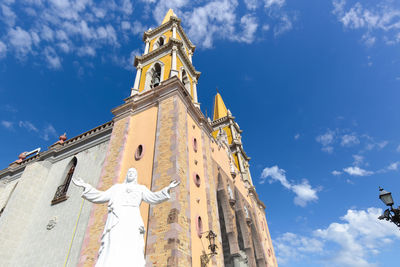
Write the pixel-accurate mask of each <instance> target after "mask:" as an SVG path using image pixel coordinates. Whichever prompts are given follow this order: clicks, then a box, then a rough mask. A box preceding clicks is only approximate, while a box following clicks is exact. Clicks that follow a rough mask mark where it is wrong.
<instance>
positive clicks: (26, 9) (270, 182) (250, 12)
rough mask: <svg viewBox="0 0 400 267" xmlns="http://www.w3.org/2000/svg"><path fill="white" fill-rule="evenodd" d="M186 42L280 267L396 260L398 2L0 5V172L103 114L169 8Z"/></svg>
mask: <svg viewBox="0 0 400 267" xmlns="http://www.w3.org/2000/svg"><path fill="white" fill-rule="evenodd" d="M170 7H171V8H173V9H174V12H175V13H176V14H178V16H179V17H180V18H182V24H183V27H184V29H185V30H186V32H187V34H188V35H189V37H190V39H191V40H192V41H193V43H194V44H195V45H197V49H196V52H195V54H194V56H193V63H194V65H195V66H196V68H197V69H198V70H199V71H201V72H202V75H201V78H200V79H199V84H198V95H199V101H200V102H201V103H202V105H201V107H202V110H203V112H204V113H205V112H206V110H207V113H208V114H212V102H213V97H214V95H215V92H216V89H215V88H216V87H218V89H219V91H220V93H221V94H222V96H223V98H224V101H225V104H226V105H227V107H228V108H229V109H230V110H231V111H232V113H233V114H234V116H236V119H237V122H238V123H239V125H240V126H241V128H242V129H243V130H244V133H243V139H242V140H243V142H244V145H245V150H246V152H247V154H248V155H249V156H250V157H251V158H252V159H251V162H250V163H251V172H252V176H253V181H254V183H255V184H256V188H257V191H258V193H259V195H260V197H261V199H262V200H263V201H264V202H265V203H266V205H267V209H266V214H267V219H268V221H269V227H270V231H271V235H272V239H273V241H274V245H275V250H276V253H277V256H278V261H279V264H280V266H395V265H396V264H397V260H395V257H393V256H394V255H397V254H396V253H398V250H399V248H400V231H399V230H398V229H396V228H395V227H394V226H393V225H391V224H389V223H387V222H382V221H378V220H377V219H376V218H377V216H379V215H380V213H381V212H382V210H381V209H383V208H384V206H383V204H382V203H381V202H380V201H379V199H378V186H382V187H384V188H385V189H387V190H389V191H393V196H394V200H395V202H396V201H397V203H400V202H399V201H400V189H399V188H400V178H399V168H400V135H399V132H400V105H399V99H400V3H399V2H398V1H397V2H396V1H385V0H384V1H354V0H347V1H344V0H342V1H340V0H338V1H336V0H335V1H320V0H310V1H304V0H303V1H294V0H245V1H234V0H225V1H223V0H214V1H208V2H207V1H189V0H170V1H166V0H162V1H129V0H120V1H117V0H114V1H96V2H95V1H90V0H76V1H72V0H53V1H45V0H21V1H16V2H14V1H12V0H3V1H2V2H1V3H0V13H1V15H0V136H1V139H0V146H1V148H2V149H1V151H0V165H1V166H3V167H2V168H5V167H7V166H8V164H10V163H11V162H12V161H14V160H16V159H17V157H18V154H19V153H21V152H23V151H30V150H33V149H35V148H36V147H41V148H42V149H46V148H47V147H48V146H50V145H51V144H53V143H54V142H56V141H57V140H58V136H59V135H60V134H62V133H64V132H65V131H66V132H67V135H68V136H69V137H72V136H75V135H77V134H80V133H82V132H84V131H86V130H89V129H91V128H93V127H96V126H97V125H100V124H102V123H104V122H106V121H108V120H111V118H112V114H111V113H110V110H111V109H112V108H114V107H116V106H118V105H119V104H121V103H122V102H123V98H125V97H127V96H128V95H129V92H130V88H131V86H132V84H133V81H134V76H135V72H134V69H133V67H132V59H133V56H134V55H137V54H140V53H142V51H143V49H144V45H143V43H142V41H141V39H142V34H143V31H144V30H146V29H148V28H149V27H152V28H154V27H156V26H157V25H158V24H159V23H160V22H161V20H162V18H163V16H164V14H165V13H166V11H167V10H168V8H170Z"/></svg>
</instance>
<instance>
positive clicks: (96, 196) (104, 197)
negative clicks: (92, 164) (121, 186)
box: [72, 177, 111, 204]
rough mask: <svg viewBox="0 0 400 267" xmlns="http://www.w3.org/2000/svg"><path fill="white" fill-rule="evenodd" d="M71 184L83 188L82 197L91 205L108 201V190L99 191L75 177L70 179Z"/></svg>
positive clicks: (109, 194) (109, 191) (109, 193)
mask: <svg viewBox="0 0 400 267" xmlns="http://www.w3.org/2000/svg"><path fill="white" fill-rule="evenodd" d="M72 182H73V183H74V184H75V185H76V186H79V187H82V188H83V193H82V197H83V198H84V199H86V200H88V201H90V202H93V203H98V204H101V203H106V202H108V201H109V200H110V196H111V190H110V189H108V190H106V191H100V190H97V189H96V188H94V187H93V186H91V185H90V184H88V183H85V182H84V181H83V180H82V179H81V178H79V177H75V178H72Z"/></svg>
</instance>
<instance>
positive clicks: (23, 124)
mask: <svg viewBox="0 0 400 267" xmlns="http://www.w3.org/2000/svg"><path fill="white" fill-rule="evenodd" d="M18 126H19V127H21V128H25V129H26V130H28V131H29V132H31V131H33V132H39V130H38V128H36V126H35V125H33V123H32V122H30V121H19V123H18Z"/></svg>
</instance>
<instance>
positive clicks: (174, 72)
mask: <svg viewBox="0 0 400 267" xmlns="http://www.w3.org/2000/svg"><path fill="white" fill-rule="evenodd" d="M177 50H178V48H177V47H176V46H175V45H174V46H173V47H172V60H171V74H170V75H169V76H170V77H172V76H178V74H179V73H178V70H177V69H176V51H177Z"/></svg>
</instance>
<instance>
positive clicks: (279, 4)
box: [264, 0, 285, 8]
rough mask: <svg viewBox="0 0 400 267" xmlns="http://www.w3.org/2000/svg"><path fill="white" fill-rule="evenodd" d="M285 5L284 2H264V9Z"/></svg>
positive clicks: (273, 0)
mask: <svg viewBox="0 0 400 267" xmlns="http://www.w3.org/2000/svg"><path fill="white" fill-rule="evenodd" d="M284 4H285V0H264V6H265V8H270V7H272V6H277V7H282V6H283V5H284Z"/></svg>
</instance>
